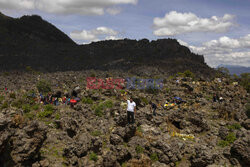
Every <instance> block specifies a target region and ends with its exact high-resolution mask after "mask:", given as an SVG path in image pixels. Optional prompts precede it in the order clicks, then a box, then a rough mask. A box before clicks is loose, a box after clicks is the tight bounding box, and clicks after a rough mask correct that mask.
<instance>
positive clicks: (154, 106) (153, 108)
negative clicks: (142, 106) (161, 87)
mask: <svg viewBox="0 0 250 167" xmlns="http://www.w3.org/2000/svg"><path fill="white" fill-rule="evenodd" d="M156 109H157V106H156V104H155V103H153V102H151V111H153V115H154V116H156V112H155V110H156Z"/></svg>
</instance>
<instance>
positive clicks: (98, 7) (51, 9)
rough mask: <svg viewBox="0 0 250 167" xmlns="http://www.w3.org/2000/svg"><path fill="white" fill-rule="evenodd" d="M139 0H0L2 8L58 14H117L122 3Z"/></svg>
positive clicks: (135, 2) (134, 2) (131, 2)
mask: <svg viewBox="0 0 250 167" xmlns="http://www.w3.org/2000/svg"><path fill="white" fill-rule="evenodd" d="M137 2H138V0H0V9H10V10H12V9H13V10H40V11H44V12H48V13H56V14H81V15H103V14H104V13H105V12H107V13H110V14H117V13H119V12H120V11H121V10H119V8H114V7H116V6H117V5H122V4H133V5H135V4H137Z"/></svg>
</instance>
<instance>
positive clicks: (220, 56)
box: [178, 34, 250, 67]
mask: <svg viewBox="0 0 250 167" xmlns="http://www.w3.org/2000/svg"><path fill="white" fill-rule="evenodd" d="M178 42H179V43H180V44H181V45H184V46H187V47H189V48H190V50H191V51H192V52H194V53H198V54H202V55H204V56H205V59H206V62H207V63H208V64H209V65H211V66H213V67H216V66H218V65H220V64H232V65H239V64H240V65H243V66H250V50H249V49H250V34H248V35H246V36H244V37H241V38H238V39H233V38H229V37H226V36H224V37H221V38H219V39H218V40H211V41H208V42H205V43H203V44H202V45H201V46H193V45H189V44H188V43H187V42H184V41H182V40H178Z"/></svg>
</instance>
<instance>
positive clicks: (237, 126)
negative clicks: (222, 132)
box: [227, 123, 241, 130]
mask: <svg viewBox="0 0 250 167" xmlns="http://www.w3.org/2000/svg"><path fill="white" fill-rule="evenodd" d="M227 128H228V129H230V130H234V129H240V128H241V125H240V124H238V123H235V124H232V125H229V126H227Z"/></svg>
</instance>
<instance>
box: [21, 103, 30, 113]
mask: <svg viewBox="0 0 250 167" xmlns="http://www.w3.org/2000/svg"><path fill="white" fill-rule="evenodd" d="M22 109H23V111H24V112H25V113H29V112H30V111H31V107H30V105H29V104H24V105H23V106H22Z"/></svg>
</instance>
